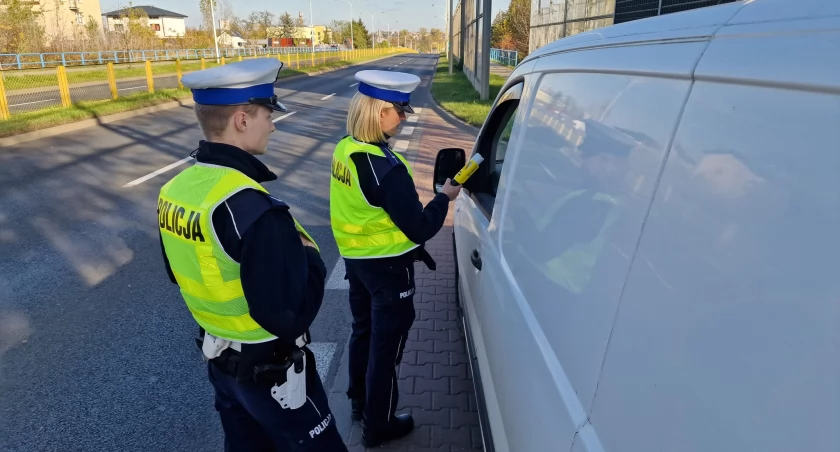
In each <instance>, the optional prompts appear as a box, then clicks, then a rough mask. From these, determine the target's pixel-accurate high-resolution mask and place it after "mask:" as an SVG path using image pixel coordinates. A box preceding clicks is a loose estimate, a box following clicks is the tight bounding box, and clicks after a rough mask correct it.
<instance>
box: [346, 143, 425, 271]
mask: <svg viewBox="0 0 840 452" xmlns="http://www.w3.org/2000/svg"><path fill="white" fill-rule="evenodd" d="M357 152H366V153H368V154H371V155H375V156H377V157H387V156H386V155H385V152H384V151H383V150H382V149H380V148H379V147H378V146H374V145H371V144H366V143H361V142H359V141H356V140H354V139H353V137H346V138H344V139H343V140H341V141H340V142H339V143H338V145H337V146H336V147H335V153H334V154H333V159H332V177H330V224H331V226H332V231H333V235H334V236H335V242H336V244H337V245H338V251H339V253H340V254H341V255H342V256H343V257H346V258H351V259H353V258H355V259H364V258H377V257H390V256H400V255H403V254H405V253H407V252H409V251H411V250H413V249H414V248H417V246H418V245H417V244H416V243H414V242H412V241H411V240H409V239H408V237H406V236H405V234H403V232H402V231H400V229H399V228H398V227H397V226H396V225H395V224H394V222H393V221H392V220H391V217H389V216H388V214H387V213H386V212H385V209H383V208H381V207H374V206H372V205H370V204H368V202H367V199H366V198H365V195H364V193H362V189H361V187H360V186H359V174H358V172H357V171H356V165H355V164H354V163H353V159H351V158H350V156H351V155H353V154H355V153H357ZM393 155H395V156H396V157H397V159H398V160H399V162H400V163H402V164H403V165H405V167H406V169H407V170H408V174H409V176H411V177H412V179H413V178H414V175H413V173H412V171H411V167H410V166H409V164H408V162H406V161H405V159H404V158H403V156H401V155H399V154H397V153H396V152H394V153H393Z"/></svg>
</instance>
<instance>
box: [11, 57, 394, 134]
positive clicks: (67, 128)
mask: <svg viewBox="0 0 840 452" xmlns="http://www.w3.org/2000/svg"><path fill="white" fill-rule="evenodd" d="M409 53H410V52H409ZM398 55H405V53H400V54H391V55H387V56H384V57H382V58H377V59H375V60H368V61H364V62H360V63H356V64H350V65H347V66H339V67H335V68H329V69H324V70H321V71H317V72H310V73H306V74H300V75H293V76H291V77H286V78H282V79H280V80H278V81H277V82H276V83H275V85H280V84H282V83H283V82H286V81H290V80H296V79H298V78H303V77H311V76H313V75H321V74H326V73H329V72H334V71H338V70H341V69H347V68H349V67H353V66H360V65H363V64H369V63H374V62H377V61H380V60H384V59H386V58H391V57H394V56H398ZM194 103H195V102H193V100H192V99H184V100H178V101H174V102H166V103H163V104H158V105H152V106H150V107H143V108H138V109H136V110H129V111H124V112H121V113H115V114H113V115H107V116H102V117H99V118H91V119H84V120H81V121H77V122H71V123H68V124H62V125H60V126H55V127H48V128H46V129H41V130H35V131H32V132H26V133H21V134H18V135H12V136H9V137H5V138H0V148H3V147H8V146H12V145H15V144H20V143H26V142H27V141H32V140H37V139H40V138H46V137H51V136H55V135H60V134H62V133H67V132H74V131H76V130H81V129H86V128H88V127H95V126H99V125H103V124H108V123H110V122H114V121H120V120H123V119H129V118H133V117H135V116H140V115H146V114H149V113H155V112H158V111H162V110H169V109H172V108H175V107H192V106H193V104H194Z"/></svg>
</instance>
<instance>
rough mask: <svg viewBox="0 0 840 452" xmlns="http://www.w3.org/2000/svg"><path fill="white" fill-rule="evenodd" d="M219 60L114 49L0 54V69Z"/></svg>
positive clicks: (234, 52)
mask: <svg viewBox="0 0 840 452" xmlns="http://www.w3.org/2000/svg"><path fill="white" fill-rule="evenodd" d="M346 50H349V49H347V48H345V47H344V46H339V47H337V48H326V47H323V48H319V47H316V48H315V53H322V52H327V53H329V52H337V51H339V52H340V51H346ZM311 52H312V48H311V47H249V48H220V49H219V56H220V57H222V56H223V57H225V58H238V57H240V56H241V57H259V56H267V55H285V54H290V53H291V54H298V53H311ZM200 58H213V59H215V58H216V49H171V50H113V51H110V50H109V51H102V52H56V53H0V70H9V69H32V68H41V69H44V68H50V67H58V66H90V65H103V64H106V63H109V62H110V63H116V64H120V63H134V62H144V61H146V60H149V61H175V60H198V59H200Z"/></svg>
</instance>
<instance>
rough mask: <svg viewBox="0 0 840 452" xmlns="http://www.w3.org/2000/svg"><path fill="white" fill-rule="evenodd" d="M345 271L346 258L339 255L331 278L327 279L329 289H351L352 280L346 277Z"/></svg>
mask: <svg viewBox="0 0 840 452" xmlns="http://www.w3.org/2000/svg"><path fill="white" fill-rule="evenodd" d="M344 273H345V270H344V258H342V257H339V258H338V262H336V263H335V267H333V271H332V273H330V279H328V280H327V289H349V288H350V282H349V281H347V280H346V279H344Z"/></svg>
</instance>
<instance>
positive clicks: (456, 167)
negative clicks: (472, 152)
mask: <svg viewBox="0 0 840 452" xmlns="http://www.w3.org/2000/svg"><path fill="white" fill-rule="evenodd" d="M466 164H467V153H466V152H464V150H463V149H459V148H447V149H441V150H440V151H438V154H437V158H436V159H435V172H434V175H433V176H432V181H433V184H434V186H433V187H432V190H434V192H435V194H438V193H440V189H441V188H443V184H444V182H446V179H452V178H453V177H455V175H456V174H458V171H460V170H461V168H463V167H464V165H466Z"/></svg>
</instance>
